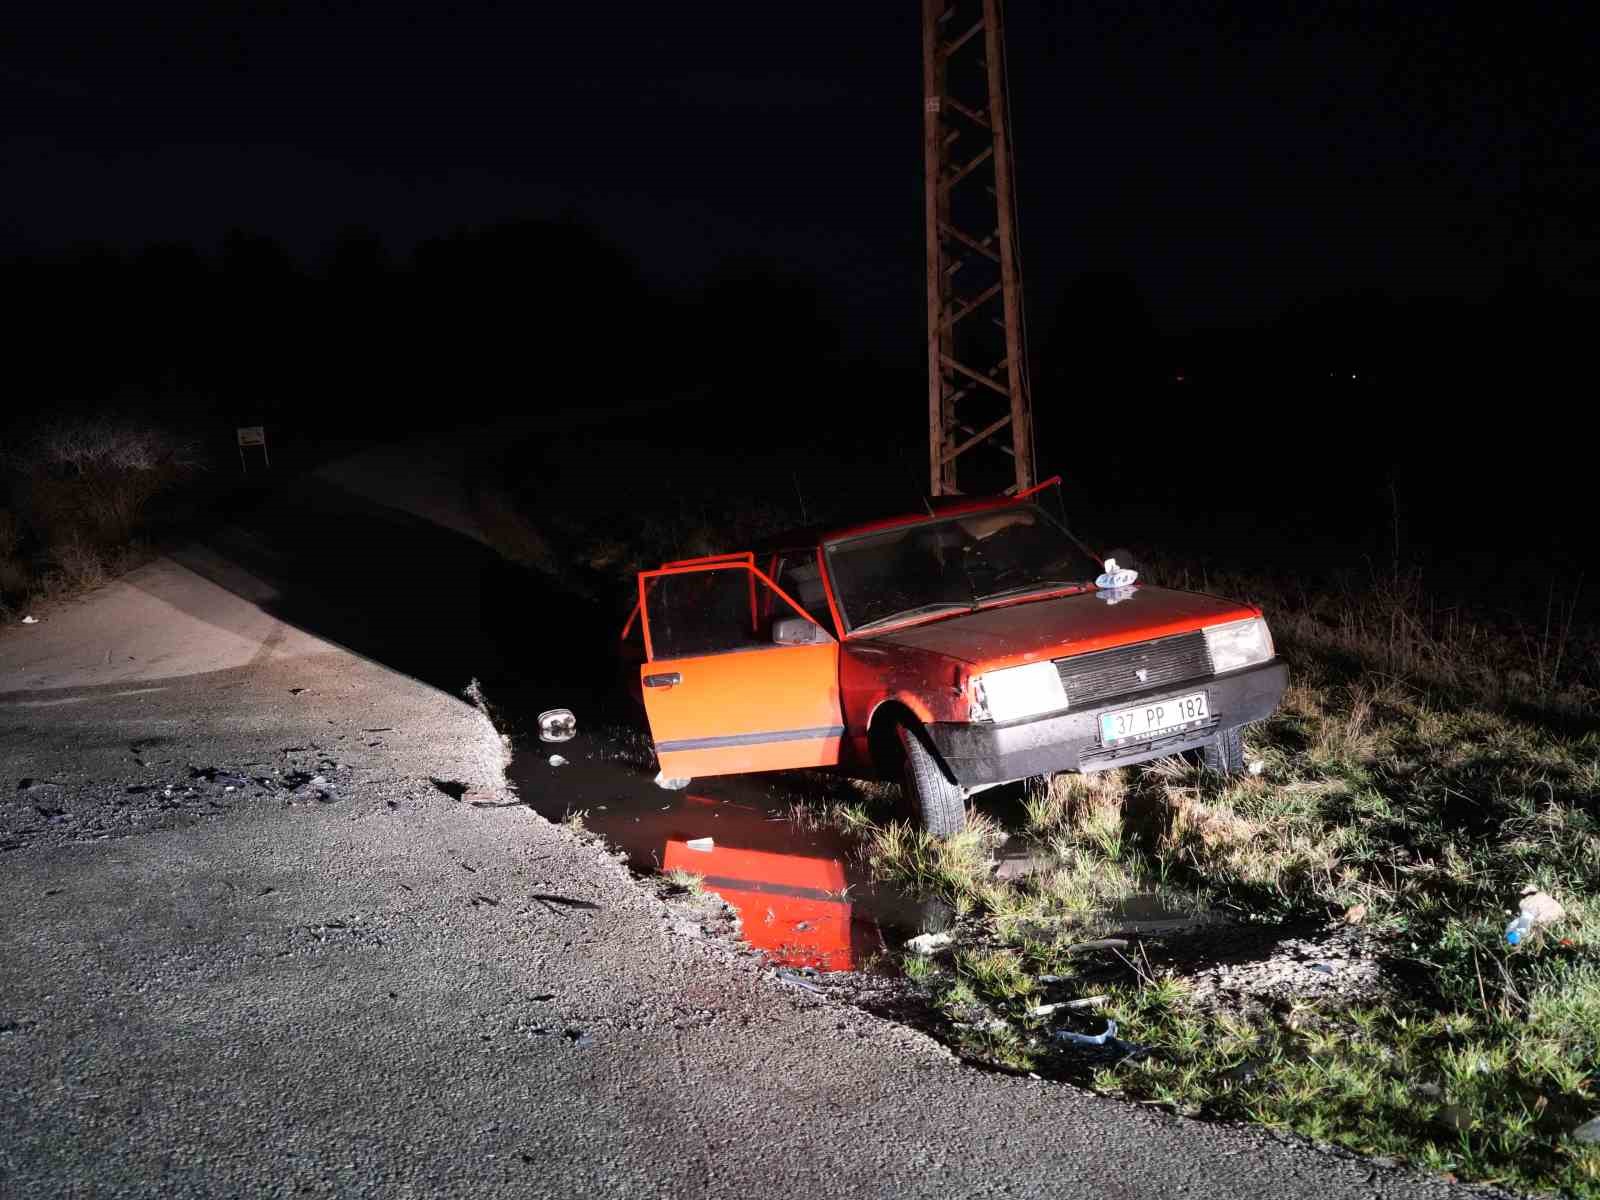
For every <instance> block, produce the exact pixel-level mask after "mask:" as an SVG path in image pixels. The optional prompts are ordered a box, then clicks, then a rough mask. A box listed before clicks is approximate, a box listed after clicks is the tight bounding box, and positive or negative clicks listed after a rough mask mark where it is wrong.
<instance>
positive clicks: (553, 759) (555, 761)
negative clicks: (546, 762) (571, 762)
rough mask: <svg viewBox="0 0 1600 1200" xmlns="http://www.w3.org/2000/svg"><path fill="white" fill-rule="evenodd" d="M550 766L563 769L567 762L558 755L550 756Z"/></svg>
mask: <svg viewBox="0 0 1600 1200" xmlns="http://www.w3.org/2000/svg"><path fill="white" fill-rule="evenodd" d="M550 765H551V766H552V767H564V766H566V765H567V760H566V759H564V758H562V757H561V755H559V754H552V755H551V756H550Z"/></svg>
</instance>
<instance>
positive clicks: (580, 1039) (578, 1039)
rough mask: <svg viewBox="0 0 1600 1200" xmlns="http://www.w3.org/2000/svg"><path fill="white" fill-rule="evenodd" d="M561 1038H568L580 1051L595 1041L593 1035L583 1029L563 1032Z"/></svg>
mask: <svg viewBox="0 0 1600 1200" xmlns="http://www.w3.org/2000/svg"><path fill="white" fill-rule="evenodd" d="M561 1036H562V1037H564V1038H566V1039H567V1041H569V1042H571V1043H572V1045H573V1046H575V1047H578V1048H580V1049H581V1048H582V1047H584V1046H587V1045H589V1044H590V1043H591V1042H593V1041H594V1035H593V1034H589V1033H585V1032H584V1031H583V1030H581V1029H568V1030H566V1031H565V1032H563V1033H562V1035H561Z"/></svg>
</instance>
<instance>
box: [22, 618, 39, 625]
mask: <svg viewBox="0 0 1600 1200" xmlns="http://www.w3.org/2000/svg"><path fill="white" fill-rule="evenodd" d="M22 623H23V624H24V625H37V624H38V623H39V618H38V617H23V618H22Z"/></svg>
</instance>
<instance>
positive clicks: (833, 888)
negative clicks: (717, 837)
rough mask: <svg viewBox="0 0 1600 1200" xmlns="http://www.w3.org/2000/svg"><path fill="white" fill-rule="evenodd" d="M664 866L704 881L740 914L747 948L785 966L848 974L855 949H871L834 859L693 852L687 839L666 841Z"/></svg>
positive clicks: (742, 850) (870, 931)
mask: <svg viewBox="0 0 1600 1200" xmlns="http://www.w3.org/2000/svg"><path fill="white" fill-rule="evenodd" d="M690 799H691V800H694V799H698V797H690ZM662 867H663V868H664V869H665V870H668V871H673V870H683V871H692V872H694V873H695V874H696V875H700V876H703V877H704V879H705V886H706V888H707V889H708V890H710V891H713V892H715V893H716V894H717V895H719V896H721V897H722V898H723V899H724V900H726V901H727V902H728V903H729V904H731V905H732V906H733V907H734V909H735V910H736V911H737V912H738V914H739V920H740V922H741V925H742V931H743V934H744V939H745V941H747V942H749V943H750V944H751V945H752V946H754V947H755V948H756V949H757V950H764V951H766V952H767V954H769V955H770V956H771V957H772V958H773V959H775V960H777V961H778V962H781V963H784V964H786V965H788V966H796V967H816V968H817V969H818V970H819V971H849V970H853V969H854V968H855V966H856V964H857V962H858V960H859V958H860V952H859V951H858V949H857V948H858V947H859V946H861V945H862V944H863V942H869V941H870V942H871V943H876V940H877V930H876V928H875V927H874V926H872V925H871V923H870V922H869V921H867V920H866V919H865V918H863V919H862V920H860V921H857V920H856V919H855V912H854V908H855V906H854V905H853V904H852V902H851V900H850V899H849V884H848V882H847V881H846V879H845V873H844V863H843V862H841V861H840V860H839V859H838V858H817V857H811V856H809V855H806V854H796V853H791V852H780V851H773V850H756V849H751V848H749V847H746V846H730V845H724V844H722V843H720V842H717V843H715V844H714V845H713V846H712V847H711V849H709V850H697V849H690V847H689V844H688V841H687V840H686V839H683V838H670V839H668V841H667V852H666V856H665V857H664V858H663V859H662Z"/></svg>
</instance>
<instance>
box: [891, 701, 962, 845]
mask: <svg viewBox="0 0 1600 1200" xmlns="http://www.w3.org/2000/svg"><path fill="white" fill-rule="evenodd" d="M897 732H898V733H899V735H900V747H901V749H902V750H903V751H904V756H903V768H902V769H903V772H904V774H903V775H902V777H901V778H902V785H901V786H903V787H904V788H905V793H906V798H907V799H908V800H910V801H911V803H912V805H913V807H915V809H916V812H917V820H918V822H919V823H920V824H921V825H922V828H923V829H925V830H927V831H928V832H929V833H931V834H933V835H934V836H935V837H949V836H950V835H951V834H953V833H960V832H961V831H962V830H963V829H965V828H966V827H967V801H966V797H965V796H964V795H962V792H961V789H960V788H959V787H957V786H956V785H955V784H954V783H952V782H951V781H950V780H949V779H948V778H947V777H946V776H945V773H944V770H943V768H941V767H940V766H939V760H938V759H936V758H935V757H934V755H933V751H932V750H930V749H929V748H928V746H927V743H925V742H924V741H923V740H922V738H921V737H920V736H918V734H917V732H916V730H914V729H912V728H910V727H909V726H906V725H901V726H900V727H899V729H898V730H897Z"/></svg>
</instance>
